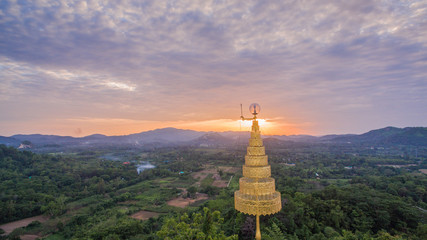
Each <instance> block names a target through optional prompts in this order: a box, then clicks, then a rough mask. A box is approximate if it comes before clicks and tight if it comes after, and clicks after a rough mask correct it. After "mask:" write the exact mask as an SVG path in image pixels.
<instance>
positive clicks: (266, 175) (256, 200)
mask: <svg viewBox="0 0 427 240" xmlns="http://www.w3.org/2000/svg"><path fill="white" fill-rule="evenodd" d="M260 110H261V108H260V106H259V105H258V104H256V103H253V104H251V106H250V107H249V111H250V112H251V113H252V114H253V115H254V117H253V118H244V117H243V115H242V116H241V117H240V118H241V119H242V120H252V131H251V138H250V139H249V146H248V148H247V154H246V156H245V165H243V177H242V178H240V180H239V185H240V190H238V191H236V192H234V206H235V208H236V210H237V211H240V212H243V213H246V214H249V215H255V216H256V235H255V238H256V239H257V240H260V239H261V232H260V229H259V216H260V215H268V214H274V213H277V212H279V211H280V209H281V208H282V202H281V198H280V193H279V192H278V191H276V188H275V184H274V178H271V166H270V165H268V157H267V155H265V147H264V146H263V143H262V139H261V132H260V131H259V126H258V121H257V119H256V115H257V114H258V113H259V112H260Z"/></svg>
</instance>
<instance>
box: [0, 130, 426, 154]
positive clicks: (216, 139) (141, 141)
mask: <svg viewBox="0 0 427 240" xmlns="http://www.w3.org/2000/svg"><path fill="white" fill-rule="evenodd" d="M263 137H265V138H270V139H277V140H278V141H286V142H288V143H290V142H297V143H310V144H312V143H319V144H322V143H338V144H341V143H345V144H349V143H350V144H357V145H370V146H377V145H383V146H390V145H408V146H424V147H427V128H425V127H406V128H396V127H386V128H382V129H377V130H372V131H369V132H367V133H364V134H360V135H356V134H346V135H326V136H321V137H315V136H309V135H292V136H285V135H273V136H271V135H270V136H269V135H267V136H263ZM248 138H249V134H248V132H199V131H193V130H182V129H176V128H163V129H156V130H152V131H147V132H141V133H136V134H130V135H124V136H105V135H101V134H94V135H90V136H86V137H81V138H75V137H69V136H55V135H41V134H31V135H14V136H11V137H1V136H0V144H5V145H7V146H14V147H18V146H19V145H20V144H21V143H22V142H24V141H26V142H31V144H32V145H31V147H32V149H33V150H36V151H37V150H38V151H44V152H49V151H51V152H52V151H56V152H58V151H66V150H67V149H77V148H92V147H97V148H99V147H111V146H125V147H148V148H150V147H153V146H155V147H161V146H163V147H164V146H208V147H221V146H225V145H226V146H231V145H234V144H246V142H247V139H248ZM270 141H271V142H274V141H273V140H270ZM279 144H280V143H279Z"/></svg>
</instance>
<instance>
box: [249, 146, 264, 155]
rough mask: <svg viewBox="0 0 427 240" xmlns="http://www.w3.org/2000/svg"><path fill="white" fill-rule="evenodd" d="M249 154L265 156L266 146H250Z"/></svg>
mask: <svg viewBox="0 0 427 240" xmlns="http://www.w3.org/2000/svg"><path fill="white" fill-rule="evenodd" d="M247 149H248V150H247V151H248V155H254V156H263V155H265V147H248V148H247Z"/></svg>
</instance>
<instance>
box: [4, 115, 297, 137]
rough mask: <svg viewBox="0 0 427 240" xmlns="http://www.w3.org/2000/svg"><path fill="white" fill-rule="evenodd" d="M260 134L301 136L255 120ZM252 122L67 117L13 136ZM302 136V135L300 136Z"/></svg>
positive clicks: (288, 127)
mask: <svg viewBox="0 0 427 240" xmlns="http://www.w3.org/2000/svg"><path fill="white" fill-rule="evenodd" d="M257 120H258V123H259V125H260V130H261V133H262V134H263V135H293V134H301V133H303V132H302V131H301V130H300V129H299V128H298V127H295V126H293V125H292V124H284V123H281V122H277V121H272V120H271V121H270V120H268V119H257ZM15 125H16V126H19V125H20V123H19V122H15V123H9V124H8V127H9V128H11V129H12V128H14V127H16V126H15ZM251 126H252V120H245V121H242V120H240V119H238V120H236V119H213V120H203V121H144V120H133V119H118V118H117V119H114V118H111V119H109V118H70V119H55V120H54V124H49V125H46V122H45V121H43V120H40V121H33V123H32V124H31V125H28V126H26V127H24V128H22V127H21V128H20V129H21V131H20V132H11V133H10V134H9V136H11V135H15V134H36V133H39V134H49V135H61V136H73V137H84V136H88V135H92V134H103V135H107V136H117V135H128V134H134V133H140V132H145V131H151V130H156V129H161V128H168V127H173V128H177V129H186V130H194V131H206V132H209V131H214V132H226V131H236V132H239V131H243V132H248V131H251ZM304 134H305V133H304Z"/></svg>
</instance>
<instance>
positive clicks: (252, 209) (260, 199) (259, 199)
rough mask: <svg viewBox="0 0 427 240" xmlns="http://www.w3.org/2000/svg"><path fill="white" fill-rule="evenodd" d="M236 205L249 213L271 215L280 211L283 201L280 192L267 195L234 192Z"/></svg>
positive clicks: (238, 209) (241, 210)
mask: <svg viewBox="0 0 427 240" xmlns="http://www.w3.org/2000/svg"><path fill="white" fill-rule="evenodd" d="M234 207H235V208H236V210H237V211H240V212H243V213H246V214H249V215H254V216H256V215H269V214H274V213H277V212H279V211H280V209H281V208H282V201H281V197H280V193H279V192H274V193H271V194H267V195H258V196H257V195H248V194H243V193H241V192H240V191H236V192H234Z"/></svg>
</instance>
